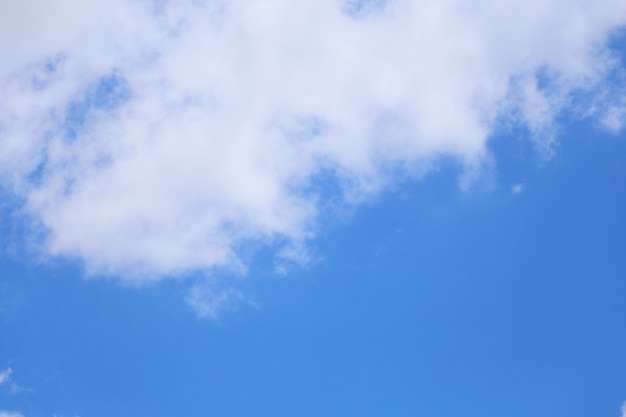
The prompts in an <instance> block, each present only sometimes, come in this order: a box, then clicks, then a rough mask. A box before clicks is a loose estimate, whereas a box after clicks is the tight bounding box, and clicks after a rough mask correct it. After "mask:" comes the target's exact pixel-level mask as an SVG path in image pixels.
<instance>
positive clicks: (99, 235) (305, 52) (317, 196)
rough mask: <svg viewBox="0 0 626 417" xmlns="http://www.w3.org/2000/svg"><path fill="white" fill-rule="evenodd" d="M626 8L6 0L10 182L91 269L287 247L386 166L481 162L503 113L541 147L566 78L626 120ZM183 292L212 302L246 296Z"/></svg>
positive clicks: (129, 269) (573, 1)
mask: <svg viewBox="0 0 626 417" xmlns="http://www.w3.org/2000/svg"><path fill="white" fill-rule="evenodd" d="M366 6H367V7H366ZM563 10H568V13H563ZM625 23H626V2H623V1H621V0H598V1H594V2H588V1H586V0H546V1H544V2H543V3H542V7H541V8H537V7H536V5H534V4H532V3H529V2H527V1H522V0H514V1H509V2H506V4H504V3H502V2H501V1H497V0H487V1H482V2H480V3H478V4H475V5H473V6H472V7H467V6H464V5H462V4H461V3H459V2H457V1H453V0H443V1H437V2H431V1H418V0H415V1H411V0H398V1H387V2H384V1H376V2H365V3H364V2H355V1H351V0H349V1H345V2H343V3H342V2H341V1H338V0H304V1H300V2H297V4H296V3H294V2H292V1H288V0H270V1H264V2H255V1H240V2H225V1H222V0H209V1H203V2H198V1H192V0H182V1H177V2H154V1H150V0H138V1H134V2H127V1H124V0H107V1H104V0H95V1H90V2H80V1H76V0H61V1H58V2H54V4H52V3H46V2H39V1H35V0H22V1H19V2H9V3H7V4H6V5H3V13H2V14H1V15H0V37H1V38H2V39H12V42H4V43H2V44H1V46H0V55H1V56H2V57H3V59H2V61H1V62H0V86H1V87H0V95H1V96H2V97H3V100H2V102H1V103H0V182H1V183H2V185H3V186H4V187H6V188H7V189H11V190H13V192H14V193H15V194H16V195H17V196H19V197H20V198H21V199H22V201H23V202H24V212H26V213H28V214H29V216H30V218H31V219H32V222H33V223H32V224H33V229H34V230H36V231H37V232H38V233H40V235H39V236H40V237H41V240H40V242H39V243H40V248H41V250H42V251H43V252H44V253H47V254H49V255H52V256H68V257H74V258H77V259H80V260H82V261H83V262H84V263H85V265H86V266H87V269H88V270H89V271H91V272H93V273H97V274H111V275H115V276H117V277H119V278H120V279H123V280H127V281H132V282H135V283H139V284H141V283H145V282H149V281H153V280H158V279H161V278H162V277H164V276H171V275H178V274H184V273H186V272H190V271H194V270H203V271H206V270H208V269H211V268H213V267H216V266H228V265H236V264H239V263H241V260H240V255H239V252H238V248H241V247H243V246H245V245H246V244H247V243H249V242H256V243H259V242H260V243H261V244H264V245H271V246H272V247H274V248H275V249H276V253H277V254H279V257H280V254H285V253H287V252H290V251H291V249H290V248H306V243H307V241H308V240H309V239H311V238H313V237H314V236H315V234H316V230H317V227H318V226H317V224H318V222H319V221H320V219H321V218H323V214H324V210H326V207H328V203H327V202H328V200H331V201H333V202H338V203H336V204H341V202H342V201H347V200H350V201H351V202H353V201H362V200H363V199H364V198H367V197H368V196H370V195H372V194H374V193H376V192H377V191H378V190H380V189H381V187H384V186H385V184H386V183H387V182H388V181H392V180H393V178H390V175H391V174H389V173H390V172H395V173H397V172H398V171H401V172H404V173H405V174H406V175H409V174H410V173H411V172H414V171H415V170H419V169H421V170H423V169H424V168H423V167H425V166H426V167H427V166H432V165H433V161H436V160H437V158H439V157H440V156H443V155H446V156H452V157H455V158H456V159H457V160H458V161H459V163H460V164H461V165H463V166H466V167H467V170H468V171H471V172H474V171H473V170H475V169H476V167H480V166H481V161H483V160H485V159H486V158H489V153H490V151H489V149H488V147H487V140H488V138H489V137H490V136H491V135H493V134H495V133H497V131H498V129H499V128H500V127H501V126H502V125H503V123H501V121H502V120H503V119H505V120H507V121H512V122H513V123H517V124H521V125H523V126H525V127H527V128H528V130H529V131H530V132H531V133H532V135H533V137H534V138H535V139H534V140H535V142H536V143H537V148H538V149H540V150H541V152H543V153H545V154H546V155H549V154H550V152H551V150H552V145H553V143H554V140H555V132H556V129H555V128H554V125H555V120H557V118H556V115H558V114H560V112H562V111H564V110H567V109H568V106H570V105H571V104H570V103H571V102H572V100H571V97H572V95H573V93H576V97H589V101H590V103H591V102H593V106H594V110H593V112H592V113H593V114H594V115H595V116H596V117H598V118H599V119H601V120H605V122H604V123H605V124H607V125H610V126H612V127H615V128H619V127H620V126H621V124H620V123H621V122H620V120H622V119H621V116H620V115H621V114H622V113H621V112H623V108H622V107H621V106H622V104H620V103H622V102H621V101H619V100H618V99H619V97H618V98H615V97H611V96H607V95H606V94H604V95H603V94H601V92H606V91H607V90H609V89H608V88H607V85H609V84H608V83H609V79H618V77H612V76H611V74H615V72H616V71H621V70H622V69H621V68H620V66H619V62H618V60H616V59H615V58H614V57H613V56H612V53H611V51H610V50H609V49H608V47H607V46H606V40H607V38H608V36H609V35H610V34H611V33H613V32H614V31H615V30H616V29H617V28H619V27H620V26H622V25H624V24H625ZM528 51H531V52H530V53H528ZM581 93H582V94H581ZM576 105H577V106H584V105H585V103H581V104H579V103H577V104H576ZM590 105H591V104H590ZM590 114H591V113H590ZM506 124H510V123H504V125H506ZM520 190H521V189H520ZM329 193H330V194H332V195H331V196H329V195H328V194H329ZM302 254H306V250H299V255H298V256H301V255H302ZM278 265H279V266H278V267H277V268H278V269H280V268H282V266H281V264H280V262H278ZM190 297H191V298H190V300H192V301H190V304H191V305H195V306H199V307H197V309H198V311H202V312H203V313H202V314H204V315H207V316H211V315H212V314H213V313H212V312H213V311H217V310H219V308H217V307H215V306H219V305H224V304H228V303H229V302H230V301H228V300H235V299H237V297H238V296H237V295H236V293H232V292H228V291H226V292H225V293H223V294H222V295H219V294H217V295H216V294H213V295H209V296H208V300H209V301H206V302H204V303H202V302H200V301H198V300H200V299H203V298H202V297H199V296H198V297H197V296H193V295H192V296H190ZM204 299H207V298H206V297H205V298H204ZM224 300H226V301H224ZM194 308H196V307H194Z"/></svg>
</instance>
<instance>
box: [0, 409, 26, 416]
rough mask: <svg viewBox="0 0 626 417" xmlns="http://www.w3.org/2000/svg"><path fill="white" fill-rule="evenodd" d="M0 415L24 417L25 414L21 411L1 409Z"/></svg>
mask: <svg viewBox="0 0 626 417" xmlns="http://www.w3.org/2000/svg"><path fill="white" fill-rule="evenodd" d="M0 417H24V415H23V414H20V413H12V412H9V411H1V410H0Z"/></svg>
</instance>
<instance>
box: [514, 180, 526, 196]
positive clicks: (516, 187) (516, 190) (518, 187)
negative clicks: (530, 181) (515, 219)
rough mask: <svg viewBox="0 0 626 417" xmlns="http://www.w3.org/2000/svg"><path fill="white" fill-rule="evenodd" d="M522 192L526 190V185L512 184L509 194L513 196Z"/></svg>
mask: <svg viewBox="0 0 626 417" xmlns="http://www.w3.org/2000/svg"><path fill="white" fill-rule="evenodd" d="M524 190H526V184H524V183H519V184H514V185H513V186H511V193H513V194H521V193H523V192H524Z"/></svg>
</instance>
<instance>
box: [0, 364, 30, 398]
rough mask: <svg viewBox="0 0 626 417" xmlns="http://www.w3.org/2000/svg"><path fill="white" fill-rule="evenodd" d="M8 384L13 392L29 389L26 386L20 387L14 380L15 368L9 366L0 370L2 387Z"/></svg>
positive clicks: (10, 391)
mask: <svg viewBox="0 0 626 417" xmlns="http://www.w3.org/2000/svg"><path fill="white" fill-rule="evenodd" d="M2 386H6V387H7V388H8V390H9V393H11V394H19V393H21V392H24V391H29V390H28V389H26V388H23V387H20V386H19V385H17V384H16V383H15V381H13V369H11V368H7V369H5V370H4V371H1V372H0V387H2Z"/></svg>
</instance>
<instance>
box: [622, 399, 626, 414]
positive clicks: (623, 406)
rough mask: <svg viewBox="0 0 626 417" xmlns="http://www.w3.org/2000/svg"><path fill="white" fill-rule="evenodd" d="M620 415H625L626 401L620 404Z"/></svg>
mask: <svg viewBox="0 0 626 417" xmlns="http://www.w3.org/2000/svg"><path fill="white" fill-rule="evenodd" d="M622 417H626V401H624V404H622Z"/></svg>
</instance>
